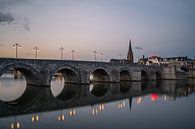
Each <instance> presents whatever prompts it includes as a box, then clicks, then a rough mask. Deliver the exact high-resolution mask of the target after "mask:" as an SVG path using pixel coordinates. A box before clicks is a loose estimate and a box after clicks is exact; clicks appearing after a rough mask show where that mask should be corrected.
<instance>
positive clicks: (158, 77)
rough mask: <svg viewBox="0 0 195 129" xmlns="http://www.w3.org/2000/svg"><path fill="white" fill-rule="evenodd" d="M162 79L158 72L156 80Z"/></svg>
mask: <svg viewBox="0 0 195 129" xmlns="http://www.w3.org/2000/svg"><path fill="white" fill-rule="evenodd" d="M160 79H161V74H160V72H158V71H156V80H160Z"/></svg>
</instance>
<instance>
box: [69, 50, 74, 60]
mask: <svg viewBox="0 0 195 129" xmlns="http://www.w3.org/2000/svg"><path fill="white" fill-rule="evenodd" d="M70 53H71V55H72V60H74V54H75V51H74V50H72V51H70Z"/></svg>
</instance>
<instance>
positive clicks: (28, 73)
mask: <svg viewBox="0 0 195 129" xmlns="http://www.w3.org/2000/svg"><path fill="white" fill-rule="evenodd" d="M9 70H17V71H20V72H21V73H22V74H23V75H24V76H25V78H26V81H27V84H34V82H38V81H40V80H39V79H38V78H39V75H38V72H37V71H36V70H35V69H34V68H33V67H31V66H30V65H26V64H23V63H14V64H9V65H6V66H5V67H4V68H3V69H0V76H1V75H2V74H3V73H5V72H6V71H9Z"/></svg>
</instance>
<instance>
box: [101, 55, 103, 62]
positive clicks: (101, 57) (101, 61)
mask: <svg viewBox="0 0 195 129" xmlns="http://www.w3.org/2000/svg"><path fill="white" fill-rule="evenodd" d="M102 58H103V53H100V60H101V62H102Z"/></svg>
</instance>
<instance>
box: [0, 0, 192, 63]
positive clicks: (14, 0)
mask: <svg viewBox="0 0 195 129" xmlns="http://www.w3.org/2000/svg"><path fill="white" fill-rule="evenodd" d="M129 40H131V43H132V49H133V53H134V60H135V61H136V60H137V58H139V57H142V55H143V54H144V55H145V56H146V57H148V56H151V55H157V56H161V57H170V56H171V57H172V56H188V57H190V58H195V1H194V0H0V57H15V49H14V48H13V44H14V43H19V44H20V45H21V48H20V49H19V50H18V53H19V57H20V58H34V51H33V48H34V47H38V48H39V49H40V51H39V52H38V58H41V59H60V50H59V48H60V47H64V59H71V53H70V51H71V50H75V51H76V53H75V56H74V58H75V59H76V60H94V55H93V51H97V52H98V55H99V54H100V53H103V60H104V61H109V60H110V59H112V58H126V56H127V51H128V45H129ZM120 54H121V55H122V56H121V57H119V55H120ZM97 59H98V60H100V57H99V56H98V57H97Z"/></svg>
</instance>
